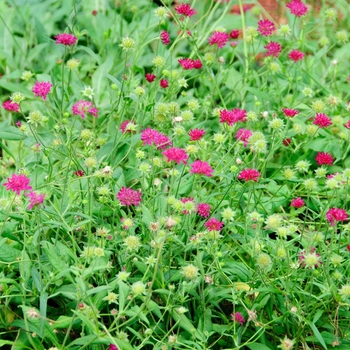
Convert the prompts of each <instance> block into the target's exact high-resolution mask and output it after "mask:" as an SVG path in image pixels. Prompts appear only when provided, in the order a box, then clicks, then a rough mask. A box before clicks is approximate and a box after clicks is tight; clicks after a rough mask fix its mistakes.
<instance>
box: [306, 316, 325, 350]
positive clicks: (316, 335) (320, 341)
mask: <svg viewBox="0 0 350 350" xmlns="http://www.w3.org/2000/svg"><path fill="white" fill-rule="evenodd" d="M307 324H308V325H309V326H310V328H311V329H312V331H313V333H314V335H315V337H316V339H317V341H318V342H319V343H320V344H321V345H322V346H323V348H324V349H326V350H327V349H328V348H327V345H326V343H325V341H324V339H323V338H322V335H321V333H320V332H319V330H318V329H317V327H316V326H315V324H314V323H312V322H310V321H307Z"/></svg>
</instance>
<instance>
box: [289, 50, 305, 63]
mask: <svg viewBox="0 0 350 350" xmlns="http://www.w3.org/2000/svg"><path fill="white" fill-rule="evenodd" d="M304 56H305V54H304V53H303V52H301V51H299V50H292V51H291V52H290V53H289V54H288V57H289V59H291V60H292V61H294V62H298V61H300V60H302V59H303V58H304Z"/></svg>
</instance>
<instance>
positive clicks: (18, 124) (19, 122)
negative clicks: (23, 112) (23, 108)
mask: <svg viewBox="0 0 350 350" xmlns="http://www.w3.org/2000/svg"><path fill="white" fill-rule="evenodd" d="M16 126H17V127H18V128H20V127H21V126H22V123H21V121H20V120H19V121H17V122H16Z"/></svg>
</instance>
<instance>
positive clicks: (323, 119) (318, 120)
mask: <svg viewBox="0 0 350 350" xmlns="http://www.w3.org/2000/svg"><path fill="white" fill-rule="evenodd" d="M312 124H315V125H318V126H319V127H320V128H326V127H327V126H330V125H332V121H331V119H330V118H329V117H328V116H327V115H326V114H323V113H316V116H315V119H314V122H313V123H312Z"/></svg>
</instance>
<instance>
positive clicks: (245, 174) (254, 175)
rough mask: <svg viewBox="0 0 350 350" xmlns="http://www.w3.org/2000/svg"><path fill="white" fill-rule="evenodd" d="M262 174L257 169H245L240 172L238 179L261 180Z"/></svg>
mask: <svg viewBox="0 0 350 350" xmlns="http://www.w3.org/2000/svg"><path fill="white" fill-rule="evenodd" d="M260 176H261V174H260V173H259V171H257V170H256V169H244V170H242V171H241V172H240V173H239V175H238V179H239V180H244V181H246V182H247V181H255V182H257V181H258V180H259V178H260Z"/></svg>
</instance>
